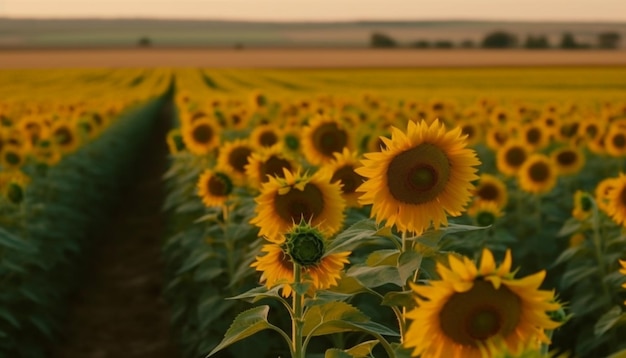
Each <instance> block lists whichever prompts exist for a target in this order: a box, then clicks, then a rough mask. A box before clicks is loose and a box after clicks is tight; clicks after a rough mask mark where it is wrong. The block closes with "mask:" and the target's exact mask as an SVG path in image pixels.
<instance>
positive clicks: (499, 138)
mask: <svg viewBox="0 0 626 358" xmlns="http://www.w3.org/2000/svg"><path fill="white" fill-rule="evenodd" d="M510 138H511V132H510V130H509V129H508V127H498V126H491V127H488V128H487V134H486V138H485V141H486V143H487V146H488V147H489V148H491V149H493V150H500V148H502V147H503V146H504V145H505V144H506V143H507V141H508V140H509V139H510Z"/></svg>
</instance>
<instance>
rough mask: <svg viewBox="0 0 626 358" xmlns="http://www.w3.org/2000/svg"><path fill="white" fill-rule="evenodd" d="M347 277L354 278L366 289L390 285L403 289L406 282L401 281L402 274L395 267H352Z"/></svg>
mask: <svg viewBox="0 0 626 358" xmlns="http://www.w3.org/2000/svg"><path fill="white" fill-rule="evenodd" d="M347 275H348V276H350V277H353V278H354V279H356V280H357V281H359V283H361V284H362V285H363V286H365V287H369V288H373V287H379V286H382V285H385V284H388V283H392V284H394V285H396V286H399V287H402V286H403V285H404V281H402V280H401V279H400V273H399V272H398V269H397V268H396V267H394V266H376V267H369V266H352V267H351V268H350V269H349V270H348V272H347Z"/></svg>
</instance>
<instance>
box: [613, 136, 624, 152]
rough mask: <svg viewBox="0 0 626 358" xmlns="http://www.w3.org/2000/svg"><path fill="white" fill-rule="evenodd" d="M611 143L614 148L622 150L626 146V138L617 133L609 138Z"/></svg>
mask: <svg viewBox="0 0 626 358" xmlns="http://www.w3.org/2000/svg"><path fill="white" fill-rule="evenodd" d="M611 142H612V143H613V146H614V147H615V148H620V149H621V148H624V147H625V146H626V137H625V136H624V134H622V133H618V134H616V135H614V136H613V138H611Z"/></svg>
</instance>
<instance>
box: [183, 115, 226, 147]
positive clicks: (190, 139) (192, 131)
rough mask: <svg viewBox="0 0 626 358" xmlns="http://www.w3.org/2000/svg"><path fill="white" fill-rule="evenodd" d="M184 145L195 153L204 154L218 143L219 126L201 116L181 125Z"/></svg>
mask: <svg viewBox="0 0 626 358" xmlns="http://www.w3.org/2000/svg"><path fill="white" fill-rule="evenodd" d="M182 134H183V142H184V143H185V147H187V149H189V151H190V152H191V153H193V154H195V155H205V154H207V153H209V152H210V151H211V150H213V149H214V148H216V147H217V146H218V145H219V141H220V127H219V125H218V124H217V122H215V120H213V119H211V118H208V117H207V118H201V119H198V120H197V121H194V122H193V123H189V124H184V125H183V126H182Z"/></svg>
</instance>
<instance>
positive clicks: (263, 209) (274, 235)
mask: <svg viewBox="0 0 626 358" xmlns="http://www.w3.org/2000/svg"><path fill="white" fill-rule="evenodd" d="M255 201H256V202H257V207H256V209H255V211H256V216H255V217H254V218H253V219H252V220H251V221H250V223H251V224H253V225H256V226H258V227H259V228H260V230H259V236H263V237H265V238H266V239H267V240H269V241H272V242H275V243H282V242H283V241H284V234H285V233H286V232H287V231H288V230H289V229H290V228H291V227H292V226H293V225H294V223H299V222H300V221H301V220H305V221H306V222H308V223H309V224H310V225H313V226H315V227H316V228H318V229H319V230H320V231H321V232H322V233H323V234H324V235H325V236H332V235H333V234H334V233H336V232H337V231H339V230H340V229H341V226H342V225H343V219H344V209H345V206H346V203H345V200H344V199H343V198H342V197H341V188H340V186H339V183H337V182H335V183H331V182H330V177H328V176H327V175H326V174H325V173H323V172H317V173H315V174H314V175H313V176H308V175H302V174H301V173H300V172H298V171H296V172H293V173H292V172H290V171H288V170H284V175H283V177H282V178H280V177H270V178H269V181H268V182H267V183H264V184H263V185H262V187H261V193H260V194H259V196H257V198H256V199H255Z"/></svg>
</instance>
